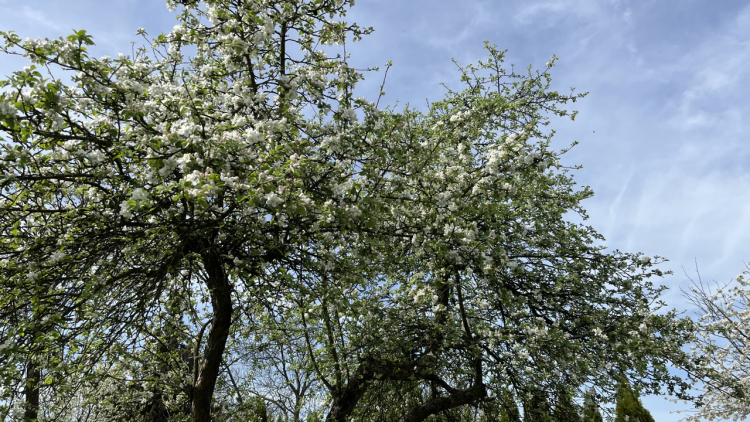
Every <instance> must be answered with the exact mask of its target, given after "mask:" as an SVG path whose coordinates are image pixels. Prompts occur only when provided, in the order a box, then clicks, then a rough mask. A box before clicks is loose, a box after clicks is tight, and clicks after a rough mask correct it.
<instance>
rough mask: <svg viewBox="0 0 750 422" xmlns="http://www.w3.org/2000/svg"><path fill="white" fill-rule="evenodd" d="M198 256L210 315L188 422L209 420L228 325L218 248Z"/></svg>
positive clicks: (227, 294)
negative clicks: (202, 269)
mask: <svg viewBox="0 0 750 422" xmlns="http://www.w3.org/2000/svg"><path fill="white" fill-rule="evenodd" d="M201 255H202V257H203V265H204V267H205V269H206V272H207V273H208V280H207V282H206V284H207V287H208V290H209V293H210V295H211V307H212V310H213V318H212V319H211V329H210V330H209V332H208V339H207V341H206V349H205V353H204V355H203V362H202V363H201V368H200V373H199V375H198V381H197V382H196V384H195V389H194V391H193V404H192V408H191V418H190V420H191V421H192V422H210V421H211V401H212V399H213V395H214V388H215V387H216V379H217V378H218V377H219V371H220V369H221V361H222V357H223V355H224V348H225V347H226V343H227V338H228V337H229V328H230V326H231V325H232V289H231V286H230V284H229V278H228V277H227V274H226V272H225V271H224V265H223V264H222V263H221V258H220V256H219V251H216V250H213V249H209V250H208V251H202V253H201Z"/></svg>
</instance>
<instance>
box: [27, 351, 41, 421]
mask: <svg viewBox="0 0 750 422" xmlns="http://www.w3.org/2000/svg"><path fill="white" fill-rule="evenodd" d="M41 377H42V368H41V367H40V366H39V363H38V362H36V360H35V357H34V356H31V357H29V362H28V364H27V365H26V387H25V390H24V392H25V395H26V403H25V404H24V412H23V420H24V422H32V421H36V420H37V419H38V418H39V380H40V378H41Z"/></svg>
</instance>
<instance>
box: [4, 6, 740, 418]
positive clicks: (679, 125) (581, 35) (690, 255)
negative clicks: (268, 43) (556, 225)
mask: <svg viewBox="0 0 750 422" xmlns="http://www.w3.org/2000/svg"><path fill="white" fill-rule="evenodd" d="M174 17H175V15H174V14H172V13H170V12H169V11H167V9H166V7H165V4H164V2H163V1H161V0H148V1H147V0H109V1H101V0H66V1H64V2H61V1H54V0H22V1H21V0H13V1H12V0H0V29H1V30H9V29H13V30H15V31H17V32H18V33H19V35H21V36H22V37H32V38H36V37H45V36H46V37H57V36H59V35H67V34H69V33H70V32H71V29H73V28H75V29H86V30H87V31H88V32H89V33H91V34H93V35H94V37H95V41H96V43H97V47H96V49H95V54H100V55H105V54H106V55H116V54H117V53H118V52H125V53H128V52H129V51H130V50H131V41H136V40H137V39H138V38H137V37H136V36H135V35H134V34H135V31H136V29H137V28H138V27H144V28H146V29H147V30H148V31H149V33H150V34H151V35H156V34H158V33H159V32H161V31H167V30H169V29H170V28H171V27H172V26H173V25H174V24H175V21H174ZM347 20H348V21H354V22H357V23H359V24H360V25H362V26H373V27H374V28H375V33H374V34H372V35H370V36H369V37H367V38H365V39H364V40H363V41H362V42H360V43H357V44H355V45H353V46H348V51H350V52H352V58H353V61H354V63H355V64H356V65H357V66H358V67H368V66H381V67H382V66H383V65H384V64H385V63H386V62H387V61H388V60H393V65H394V66H393V68H392V69H391V71H390V72H389V74H388V81H387V85H386V89H385V91H386V92H387V95H386V97H385V98H384V100H385V101H387V102H388V103H390V104H393V103H395V102H396V101H397V100H398V101H400V103H401V104H404V103H410V104H412V106H414V107H417V108H423V107H424V104H425V99H429V100H438V99H440V98H441V97H442V95H443V93H444V88H442V87H440V85H439V83H440V82H446V83H447V84H448V85H449V86H451V87H458V86H459V85H458V84H457V83H456V81H457V74H456V72H455V67H454V65H453V64H452V62H451V58H455V59H457V60H458V61H459V62H460V63H464V64H466V63H469V62H475V61H477V60H478V59H482V58H484V56H485V54H484V50H483V49H482V41H484V40H488V41H490V42H491V43H494V44H497V45H498V47H500V48H501V49H506V48H507V49H508V50H509V51H508V55H507V61H506V63H508V64H510V63H514V64H515V65H516V66H517V68H518V69H523V68H525V67H526V66H527V65H529V64H533V65H534V66H535V67H540V66H543V65H544V63H545V62H546V61H547V60H549V58H550V57H551V56H552V55H553V54H555V55H557V56H559V57H560V60H559V61H558V65H557V67H556V68H554V69H553V71H552V75H553V84H554V85H555V87H556V88H557V89H560V90H561V91H567V89H569V88H570V87H576V89H577V90H578V91H588V92H590V94H589V96H588V97H587V98H586V99H584V100H583V101H580V102H578V103H576V105H577V106H578V110H580V114H579V116H578V118H577V119H576V121H575V122H569V121H564V120H556V121H553V124H552V126H551V127H552V128H554V129H555V130H556V131H557V135H556V140H557V141H556V143H557V144H556V145H557V147H561V146H564V145H567V144H569V143H570V142H572V141H573V140H577V141H579V142H580V145H578V146H577V147H575V148H574V149H573V151H571V152H570V153H569V154H568V155H567V156H566V157H565V158H564V160H563V163H564V164H568V165H573V164H581V165H583V169H582V170H579V171H577V173H576V176H575V177H576V180H577V181H578V182H579V183H580V184H581V185H590V186H591V187H592V189H593V190H594V192H595V194H596V195H595V196H594V197H593V198H592V199H589V200H588V201H587V202H586V203H585V207H586V208H587V210H588V212H589V215H590V217H591V218H590V220H589V222H590V224H591V225H592V226H593V227H594V228H596V229H597V230H598V231H599V232H601V233H602V234H604V236H605V237H606V238H607V241H606V245H607V246H609V247H611V248H613V249H614V248H617V249H620V250H624V251H630V252H635V251H641V252H644V253H646V254H649V255H661V256H664V257H667V258H668V259H669V260H670V262H668V263H667V264H665V265H664V269H672V270H673V271H674V275H672V276H667V277H665V278H664V279H663V280H662V281H663V283H664V284H665V285H667V286H668V287H669V288H670V291H669V292H667V294H666V301H667V302H668V304H669V305H670V306H672V307H676V308H678V309H687V304H685V301H684V300H683V299H682V298H681V296H680V293H679V287H680V286H682V287H685V286H687V285H689V282H688V280H687V278H686V277H685V275H684V273H683V270H682V268H683V267H684V268H685V269H687V271H688V272H689V273H690V274H693V273H694V267H695V262H696V261H697V263H698V266H699V268H700V271H701V274H702V276H703V278H704V280H716V281H719V282H726V281H729V280H730V279H731V278H733V277H734V276H735V275H736V274H738V273H739V272H740V271H741V270H742V268H743V262H745V261H748V260H750V247H749V246H750V242H748V241H749V240H750V166H748V164H750V143H748V133H750V132H749V131H748V129H750V118H748V117H743V116H748V115H750V66H748V64H750V1H747V0H746V1H736V0H682V1H679V2H676V1H656V0H639V1H628V0H567V1H560V0H557V1H556V0H550V1H536V0H526V1H516V0H506V1H490V0H484V1H482V0H463V1H461V2H458V1H444V0H431V1H428V0H401V1H398V0H377V1H376V0H359V1H358V2H357V5H356V7H355V8H353V9H352V10H351V12H350V13H349V15H348V16H347ZM25 64H26V63H25V62H24V61H22V60H15V59H9V58H7V57H3V58H2V60H0V75H2V76H6V75H8V74H9V73H10V72H11V71H12V70H16V69H18V68H20V67H22V66H23V65H25ZM381 79H382V74H372V75H368V79H367V81H366V82H365V84H364V86H363V87H364V88H365V90H366V91H369V92H371V93H372V94H371V96H372V95H376V93H377V85H378V84H379V83H380V81H381ZM644 403H645V405H646V407H647V408H649V409H650V410H651V412H652V414H653V415H654V417H655V419H656V420H658V421H661V422H671V421H677V420H679V419H680V417H681V415H676V414H670V413H669V412H670V411H673V410H687V409H689V406H687V405H673V404H670V403H668V402H666V401H665V400H664V399H663V398H661V397H646V398H644ZM683 416H684V415H683Z"/></svg>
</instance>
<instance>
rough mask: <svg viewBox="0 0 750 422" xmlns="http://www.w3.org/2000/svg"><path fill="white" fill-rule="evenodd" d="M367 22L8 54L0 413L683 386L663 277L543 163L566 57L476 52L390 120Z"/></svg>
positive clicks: (283, 22) (225, 19)
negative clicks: (367, 67)
mask: <svg viewBox="0 0 750 422" xmlns="http://www.w3.org/2000/svg"><path fill="white" fill-rule="evenodd" d="M353 3H354V2H353V1H344V0H309V1H302V0H264V1H260V0H252V1H250V0H205V1H202V2H200V3H198V2H181V4H182V6H180V12H179V14H178V22H179V23H178V24H177V25H176V26H175V27H174V28H173V30H172V31H171V32H169V33H167V34H160V35H158V36H156V37H155V38H153V39H151V40H149V39H148V37H147V34H146V32H145V30H139V33H140V34H142V35H144V36H145V37H146V39H147V42H148V43H149V44H148V45H147V46H144V47H141V48H139V49H138V50H137V51H135V53H134V55H132V56H130V55H122V54H121V55H119V56H117V57H116V58H111V57H102V58H98V59H97V58H93V57H90V55H89V52H88V48H89V47H90V46H91V45H93V43H94V41H93V38H92V37H91V36H90V35H89V34H87V33H86V32H85V31H83V30H80V31H75V33H74V34H72V35H70V36H68V37H67V38H62V37H61V38H60V39H55V40H47V39H36V40H33V39H27V40H25V41H22V40H21V39H20V38H19V37H18V36H17V35H16V34H14V33H13V32H3V33H0V35H2V37H3V40H4V44H3V46H2V51H3V52H4V53H5V54H18V55H23V56H25V57H28V59H29V60H30V61H31V64H30V65H29V66H27V67H26V68H24V69H23V70H19V71H17V72H15V73H13V75H12V76H10V77H9V78H8V79H6V80H2V81H0V86H1V87H2V94H0V133H2V142H0V148H1V149H2V153H1V154H0V174H2V178H1V179H0V230H1V231H2V244H1V245H0V319H1V320H2V321H3V322H4V324H3V325H2V326H0V378H1V379H2V380H3V384H4V385H5V388H4V390H3V392H2V393H3V399H4V400H5V402H4V403H5V404H4V408H3V409H2V410H1V411H0V413H3V414H7V413H8V412H11V413H13V414H16V415H21V416H19V417H22V416H23V413H24V412H26V415H27V416H26V417H27V419H28V418H32V419H33V418H34V417H38V418H39V420H53V419H54V420H74V419H75V420H89V421H98V420H144V421H145V420H161V419H163V418H165V417H168V418H169V420H188V419H189V420H191V421H193V422H202V421H209V420H227V421H228V420H236V419H239V418H245V419H248V418H250V417H251V416H250V415H256V416H252V417H260V416H258V415H260V414H270V416H268V417H269V418H271V417H274V416H273V415H282V414H283V415H284V416H285V417H288V418H290V419H292V420H304V419H305V418H307V419H308V420H316V419H319V418H320V417H324V418H325V420H326V421H342V422H343V421H348V420H373V419H376V420H397V419H396V416H398V418H400V420H403V421H423V420H426V419H427V418H429V417H437V416H439V415H441V414H446V412H451V411H453V410H454V409H462V408H463V409H465V408H468V407H472V408H475V409H478V412H480V413H482V412H483V411H482V409H487V410H486V411H487V412H490V410H489V409H491V406H492V403H493V402H495V401H496V400H497V398H498V397H505V395H507V394H509V392H512V395H513V397H517V398H518V399H519V400H520V401H522V402H524V401H525V400H530V399H531V398H533V397H535V395H539V394H542V395H547V396H550V397H553V398H554V397H557V396H555V392H557V391H563V390H564V391H569V392H570V394H574V395H575V393H576V392H578V391H579V390H580V389H581V388H583V387H584V386H585V385H595V386H597V387H598V388H600V389H601V391H603V392H604V393H605V394H608V395H609V396H610V397H614V393H615V391H614V389H613V386H612V385H611V383H610V380H611V379H612V378H613V377H615V376H617V375H618V374H623V373H627V374H628V376H629V377H630V378H631V379H632V380H633V382H634V383H637V385H639V386H640V387H642V388H644V389H645V390H646V391H654V392H656V391H659V390H660V389H661V388H662V387H667V388H669V389H672V390H673V389H674V388H676V387H682V386H684V383H683V382H682V381H681V380H680V379H679V378H678V377H676V376H673V375H670V374H669V372H668V370H667V364H668V363H669V362H674V361H679V360H681V359H683V354H682V352H681V350H680V347H681V346H682V345H683V344H684V343H685V342H686V341H687V339H688V335H687V328H689V323H688V322H686V321H681V320H678V319H677V318H676V314H675V313H674V312H660V313H658V314H657V313H655V311H657V310H659V309H660V308H661V307H662V306H663V303H661V302H659V301H658V296H659V294H660V292H661V291H662V289H663V288H661V287H657V286H654V284H653V281H652V278H653V277H654V276H660V275H661V272H660V271H659V270H658V268H656V265H657V264H659V263H660V262H661V260H660V258H658V257H656V258H650V257H646V256H644V255H642V254H639V253H626V252H620V251H611V252H608V251H606V250H605V249H604V248H603V247H601V246H599V242H600V241H602V240H603V238H602V236H601V235H599V234H598V233H597V232H596V231H595V230H594V229H593V228H591V227H589V226H587V225H585V224H582V223H574V222H571V221H570V219H569V218H568V215H569V214H570V213H574V214H578V215H579V216H581V217H583V218H584V219H585V218H586V213H585V211H584V209H583V208H582V206H581V201H582V200H584V199H586V198H588V197H590V196H591V195H592V193H591V191H590V190H589V189H588V188H586V187H584V188H582V189H577V188H576V187H575V183H574V181H573V179H572V176H571V175H570V172H569V169H570V168H569V167H565V166H563V165H562V164H561V162H560V159H561V158H562V155H563V154H564V153H565V151H566V150H561V151H555V150H552V149H551V147H550V143H551V139H552V136H553V134H554V131H552V130H548V129H547V128H546V127H547V125H548V124H549V123H550V121H551V120H550V118H552V117H555V116H557V117H569V118H571V119H572V118H574V117H575V115H576V113H575V112H574V111H569V110H567V109H565V108H564V107H566V106H567V105H569V104H570V103H573V102H575V101H576V100H578V99H581V98H582V97H583V96H584V94H576V93H574V92H573V91H572V90H571V92H570V93H568V94H560V93H558V92H556V91H552V90H551V89H550V81H551V76H550V73H549V72H550V70H551V69H552V67H553V66H554V64H555V60H556V58H552V60H550V62H548V63H547V64H546V65H545V66H544V67H543V68H541V69H540V70H533V69H532V68H531V67H529V68H528V70H527V71H526V72H523V73H518V72H516V71H514V70H506V68H504V67H503V60H504V54H505V52H504V51H501V50H499V49H497V48H496V47H494V46H492V45H490V44H486V50H487V53H488V58H487V59H486V60H484V61H480V62H479V63H477V64H473V65H466V66H462V67H460V81H461V84H462V85H463V87H462V88H461V89H459V90H453V89H449V90H448V92H447V94H446V97H445V98H444V99H442V100H440V101H437V102H434V103H432V104H430V105H429V107H428V108H427V109H426V110H423V111H420V110H415V109H412V108H408V107H407V108H403V109H401V110H398V109H394V108H379V98H373V99H370V100H368V99H365V98H364V97H361V96H358V93H359V92H358V91H357V86H356V85H357V82H358V81H360V80H362V78H363V77H364V74H363V73H362V72H361V71H358V70H356V69H354V68H352V67H351V66H350V65H349V64H348V59H349V57H348V56H347V55H346V53H345V50H343V49H342V48H341V47H342V46H345V45H346V43H347V42H354V41H357V40H359V39H361V38H362V37H363V36H366V35H367V34H369V33H370V32H371V29H370V28H361V27H359V26H357V25H356V24H353V23H347V22H345V21H344V20H343V19H344V17H345V15H346V11H347V9H348V8H349V7H350V6H351V5H353ZM168 5H170V6H171V7H176V6H177V3H176V2H172V1H169V2H168ZM373 71H374V70H373ZM34 399H36V400H37V402H36V403H37V404H34ZM258 400H260V402H259V401H258ZM555 400H556V399H555ZM259 403H262V405H263V406H265V408H264V409H266V410H262V411H261V410H258V409H259V407H258V406H260V404H259ZM555 404H556V402H555V401H554V400H553V402H552V403H551V405H555ZM37 411H38V412H39V413H38V415H37V413H36V412H37ZM29 412H30V413H29ZM264 412H265V413H264ZM507 412H509V413H507V416H508V418H509V420H510V419H515V418H516V416H514V415H515V414H514V413H513V412H512V411H511V410H510V409H508V410H507ZM160 418H161V419H160ZM212 418H213V419H212ZM269 420H270V419H269Z"/></svg>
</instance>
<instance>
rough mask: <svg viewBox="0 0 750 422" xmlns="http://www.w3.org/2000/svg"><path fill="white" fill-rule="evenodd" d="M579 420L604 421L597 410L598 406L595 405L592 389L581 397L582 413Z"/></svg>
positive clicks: (589, 421) (587, 421)
mask: <svg viewBox="0 0 750 422" xmlns="http://www.w3.org/2000/svg"><path fill="white" fill-rule="evenodd" d="M581 419H582V420H583V422H602V421H603V420H604V419H603V418H602V413H601V411H600V410H599V405H598V404H597V401H596V397H595V392H594V390H593V389H589V390H587V391H586V393H585V395H584V396H583V412H582V414H581Z"/></svg>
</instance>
